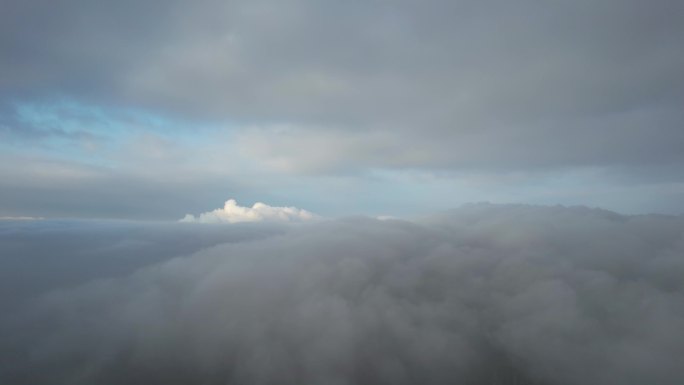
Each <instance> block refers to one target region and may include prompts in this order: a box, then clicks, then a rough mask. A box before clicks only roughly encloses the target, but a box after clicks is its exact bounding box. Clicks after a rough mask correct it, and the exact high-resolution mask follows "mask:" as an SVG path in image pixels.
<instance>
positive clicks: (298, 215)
mask: <svg viewBox="0 0 684 385" xmlns="http://www.w3.org/2000/svg"><path fill="white" fill-rule="evenodd" d="M316 217H317V216H316V215H315V214H313V213H312V212H310V211H307V210H304V209H299V208H297V207H291V206H290V207H279V206H269V205H267V204H265V203H262V202H257V203H255V204H254V205H252V207H246V206H240V205H238V204H237V201H236V200H235V199H229V200H227V201H226V203H225V204H224V205H223V208H219V209H216V210H213V211H209V212H206V213H202V214H200V215H199V216H197V217H195V216H194V215H192V214H187V215H186V216H185V217H183V219H181V220H180V221H181V222H188V223H238V222H302V221H310V220H313V219H315V218H316Z"/></svg>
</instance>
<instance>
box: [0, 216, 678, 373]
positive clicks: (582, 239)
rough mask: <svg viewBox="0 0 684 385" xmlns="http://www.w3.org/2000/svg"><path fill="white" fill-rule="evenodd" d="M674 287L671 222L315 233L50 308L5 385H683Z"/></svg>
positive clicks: (21, 324)
mask: <svg viewBox="0 0 684 385" xmlns="http://www.w3.org/2000/svg"><path fill="white" fill-rule="evenodd" d="M255 226H256V227H254V229H257V228H258V227H259V226H261V225H255ZM192 227H193V228H196V226H192ZM212 228H214V227H212ZM232 229H233V227H232V226H231V227H228V228H222V231H227V232H230V231H232ZM683 275H684V220H683V219H682V218H681V217H667V216H633V217H629V216H622V215H618V214H615V213H612V212H608V211H603V210H597V209H587V208H582V207H577V208H564V207H535V206H497V205H472V206H466V207H463V208H461V209H458V210H455V211H452V212H448V213H445V214H442V215H437V216H433V217H430V218H426V219H423V220H420V221H417V222H413V223H412V222H406V221H399V220H384V221H379V220H374V219H367V218H350V219H344V220H335V221H325V222H319V223H317V224H316V225H305V226H297V227H292V228H288V229H287V231H286V232H284V233H280V234H279V235H275V236H271V237H267V238H261V239H258V240H252V241H249V242H237V243H230V244H225V245H219V246H215V247H213V248H209V249H207V250H204V251H200V252H198V253H195V254H193V255H189V256H187V257H183V258H176V259H172V260H169V261H166V262H163V263H160V264H157V265H153V266H149V267H147V268H143V269H141V270H139V271H137V272H135V273H133V274H131V275H129V276H126V277H120V278H114V279H107V280H97V281H93V282H91V283H88V284H86V285H83V286H80V287H75V288H73V289H68V290H59V291H54V292H52V293H51V294H49V295H47V296H45V297H43V298H42V299H41V300H40V301H38V302H35V303H33V304H31V305H29V306H27V308H26V309H25V310H24V311H23V312H21V313H16V314H13V316H12V317H11V318H12V319H9V320H6V322H4V323H3V328H4V330H3V333H2V335H3V336H7V338H6V339H5V341H6V343H5V344H3V345H4V347H2V346H0V348H2V350H3V353H8V352H12V353H11V354H3V356H4V357H8V359H6V360H3V363H2V366H1V367H0V380H2V382H3V383H12V384H35V383H42V382H50V383H55V384H92V383H98V384H119V383H141V384H142V383H144V384H187V383H204V384H275V383H278V384H302V383H316V384H447V383H461V384H473V385H474V384H484V383H494V384H546V385H587V384H596V385H598V384H620V385H637V384H638V385H641V384H644V383H653V384H675V383H682V382H684V375H683V374H682V371H681V365H682V361H681V357H682V356H683V353H684V336H683V335H682V333H681V325H682V323H683V322H684V286H683V284H682V281H681V277H682V276H683Z"/></svg>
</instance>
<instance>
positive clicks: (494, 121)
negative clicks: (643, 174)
mask: <svg viewBox="0 0 684 385" xmlns="http://www.w3.org/2000/svg"><path fill="white" fill-rule="evenodd" d="M683 15H684V6H683V5H682V2H681V1H674V0H657V1H649V2H643V1H623V0H619V1H617V0H616V1H598V2H597V1H572V2H541V3H540V2H536V1H523V2H515V3H511V2H508V1H477V2H475V1H459V2H453V1H426V2H420V3H415V2H409V1H370V2H331V1H324V2H307V1H256V2H254V1H248V2H247V1H244V2H243V1H231V2H219V1H204V2H192V3H187V2H155V1H143V2H138V1H136V2H128V1H124V2H115V3H112V2H84V1H63V2H54V1H43V2H41V1H25V2H5V4H4V5H3V12H2V16H0V17H1V18H2V19H1V20H0V25H2V27H0V28H2V33H1V35H2V36H3V38H2V43H1V45H0V49H1V50H2V52H3V55H2V57H3V59H1V62H0V63H1V64H0V66H1V67H0V68H1V69H2V71H0V73H2V75H1V76H2V77H1V78H0V84H2V89H3V92H2V93H3V96H4V97H5V98H10V99H11V98H16V97H22V96H24V95H29V96H31V97H33V96H36V95H41V94H42V95H50V94H54V93H60V94H67V95H75V96H76V97H87V98H92V99H91V100H99V101H101V102H104V103H116V104H120V105H134V106H136V107H139V106H144V107H146V108H151V109H160V110H161V111H166V112H168V113H173V114H180V115H185V116H194V117H195V118H199V119H207V118H214V119H219V120H222V119H229V120H231V121H241V122H250V123H253V124H257V125H259V124H266V125H268V124H269V123H272V122H279V123H286V124H293V125H295V126H296V127H297V130H294V131H292V132H290V133H289V134H288V135H291V136H292V140H291V141H285V144H282V143H280V141H278V140H277V139H274V138H273V136H270V140H271V143H270V144H268V143H267V144H266V145H267V146H268V145H270V146H271V147H269V149H268V153H270V154H275V155H272V156H273V157H276V158H277V157H283V156H286V157H288V159H289V160H290V163H289V164H290V165H291V167H292V168H294V169H295V170H303V171H306V168H307V165H309V164H310V158H311V155H310V154H308V153H307V152H303V153H302V152H301V151H299V149H298V147H297V148H295V147H292V145H288V143H291V142H294V143H301V142H304V143H307V141H311V140H313V141H314V142H313V144H314V145H315V144H319V145H321V144H322V143H324V144H327V145H328V147H331V148H330V149H329V150H330V151H327V152H326V157H328V158H330V159H327V164H329V165H330V167H332V168H333V169H334V168H335V167H337V168H340V167H343V168H344V167H366V166H379V167H383V166H389V167H447V168H453V167H455V168H475V169H478V168H491V169H497V168H507V169H510V168H513V169H526V168H529V167H567V166H618V167H619V166H622V167H625V168H629V167H630V166H633V165H635V164H648V165H652V166H658V165H662V164H668V163H672V162H674V163H676V164H682V163H683V161H684V160H683V156H684V155H682V154H683V153H684V151H681V148H682V147H683V146H684V133H683V132H684V129H683V128H682V123H681V122H682V121H683V120H684V115H683V113H682V108H681V106H682V105H684V91H682V90H684V74H683V72H682V71H683V70H682V68H684V51H683V50H682V49H681V41H682V40H684V27H682V23H680V22H679V20H680V19H681V17H682V16H683ZM350 132H351V133H350ZM312 137H313V139H312ZM339 137H342V140H343V141H344V140H350V141H352V142H354V143H362V144H363V145H361V146H357V147H359V148H357V149H356V151H358V154H351V155H352V156H350V154H349V152H348V150H347V151H346V152H344V153H340V152H338V151H335V149H334V148H332V146H331V144H332V143H335V142H336V141H338V140H339ZM317 138H318V142H316V140H317ZM320 138H322V139H320ZM348 138H351V139H348ZM255 151H256V153H257V154H260V155H261V156H263V152H266V151H263V152H259V148H257V149H256V150H255ZM354 155H358V156H354ZM350 158H353V159H354V161H353V162H350V160H349V159H350ZM350 163H351V164H350ZM354 163H356V164H354ZM325 164H326V163H325V162H323V165H325ZM672 178H675V179H678V180H681V175H673V176H672Z"/></svg>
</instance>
